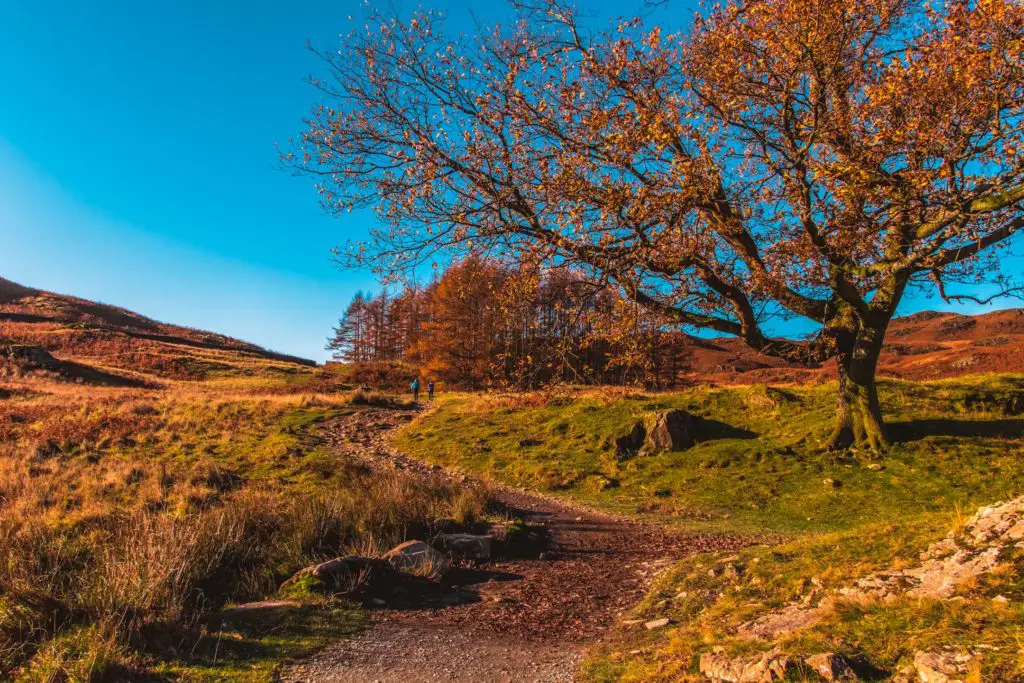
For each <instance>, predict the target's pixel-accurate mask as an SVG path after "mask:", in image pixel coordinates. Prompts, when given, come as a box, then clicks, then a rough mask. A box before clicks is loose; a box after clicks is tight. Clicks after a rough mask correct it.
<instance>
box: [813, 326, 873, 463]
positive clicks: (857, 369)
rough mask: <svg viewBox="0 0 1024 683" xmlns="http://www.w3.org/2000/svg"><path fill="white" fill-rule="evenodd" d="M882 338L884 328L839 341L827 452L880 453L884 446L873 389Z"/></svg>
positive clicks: (863, 332)
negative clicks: (833, 412)
mask: <svg viewBox="0 0 1024 683" xmlns="http://www.w3.org/2000/svg"><path fill="white" fill-rule="evenodd" d="M884 335H885V332H884V329H882V330H874V331H866V332H865V331H862V332H861V333H860V334H858V335H857V337H856V339H854V340H853V343H852V344H851V343H849V342H847V343H843V340H840V343H839V350H838V353H837V355H836V364H837V365H838V368H839V402H838V405H837V407H836V425H835V428H834V429H833V430H832V435H831V436H830V437H829V441H828V445H829V448H831V449H835V450H842V449H846V448H851V447H854V448H865V449H870V450H873V451H881V450H882V449H884V448H885V446H886V445H887V444H888V442H887V440H886V435H885V423H884V422H883V420H882V409H881V406H880V405H879V403H878V389H877V387H876V386H875V370H876V368H877V366H878V355H879V353H880V352H881V347H882V338H883V337H884Z"/></svg>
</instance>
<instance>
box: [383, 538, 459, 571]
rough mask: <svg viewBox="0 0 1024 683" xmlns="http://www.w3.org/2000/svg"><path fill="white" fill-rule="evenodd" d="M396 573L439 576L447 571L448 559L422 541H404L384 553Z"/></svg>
mask: <svg viewBox="0 0 1024 683" xmlns="http://www.w3.org/2000/svg"><path fill="white" fill-rule="evenodd" d="M384 559H385V560H387V562H388V564H390V565H391V566H392V567H393V568H394V569H395V570H396V571H400V572H403V573H405V574H415V575H416V576H440V575H441V574H444V573H445V572H446V571H448V558H446V557H445V556H444V555H442V554H441V553H439V552H437V551H436V550H434V549H433V548H432V547H430V546H429V545H428V544H426V543H424V542H423V541H406V542H405V543H402V544H401V545H397V546H395V547H394V548H392V549H391V550H389V551H387V552H386V553H384Z"/></svg>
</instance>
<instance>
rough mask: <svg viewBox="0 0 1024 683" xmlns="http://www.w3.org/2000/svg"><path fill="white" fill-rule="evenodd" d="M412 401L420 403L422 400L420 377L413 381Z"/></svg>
mask: <svg viewBox="0 0 1024 683" xmlns="http://www.w3.org/2000/svg"><path fill="white" fill-rule="evenodd" d="M412 400H413V401H419V400H420V378H419V377H417V378H416V379H414V380H413V381H412Z"/></svg>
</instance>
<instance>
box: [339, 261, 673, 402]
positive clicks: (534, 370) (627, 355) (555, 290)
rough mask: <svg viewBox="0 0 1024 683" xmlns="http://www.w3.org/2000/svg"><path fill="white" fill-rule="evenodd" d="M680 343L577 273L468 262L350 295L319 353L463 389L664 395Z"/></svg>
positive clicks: (637, 310) (630, 305) (636, 309)
mask: <svg viewBox="0 0 1024 683" xmlns="http://www.w3.org/2000/svg"><path fill="white" fill-rule="evenodd" d="M680 334H681V333H679V332H675V331H671V330H665V329H662V326H661V325H660V324H659V323H658V321H657V320H656V319H654V318H653V317H652V316H650V315H649V314H647V313H646V312H645V311H644V310H643V309H641V308H639V307H637V306H636V305H635V304H633V303H631V302H628V301H626V300H625V299H622V298H621V297H618V296H617V295H616V294H615V292H614V291H613V290H611V289H609V288H607V287H604V286H601V285H600V284H598V283H596V282H594V281H592V280H588V279H587V278H585V277H583V276H581V275H579V274H577V273H573V272H569V271H565V270H549V271H547V272H545V273H544V274H542V275H538V274H536V273H534V274H524V273H523V272H521V271H519V270H516V269H514V268H511V267H509V266H506V265H502V264H498V263H493V262H488V261H486V260H483V259H481V258H477V257H468V258H465V259H463V260H461V261H458V262H456V263H454V264H452V265H451V266H450V267H449V268H448V269H447V270H445V271H444V273H443V274H442V275H441V276H440V277H439V278H437V279H436V280H434V281H433V282H431V283H430V284H429V285H428V286H426V287H415V286H411V287H407V288H405V289H402V290H401V291H400V292H398V293H397V294H394V295H391V294H388V293H387V292H386V291H384V292H381V293H380V294H377V295H369V294H365V293H363V292H359V293H357V294H356V295H355V297H354V298H353V299H352V302H351V303H350V304H349V305H348V308H347V309H346V310H345V313H344V315H343V316H342V318H341V320H340V321H339V322H338V326H337V327H336V328H335V329H334V333H333V335H332V336H331V337H330V338H329V339H328V343H327V348H328V349H329V350H331V351H333V352H334V357H335V359H336V360H339V361H344V362H347V363H366V362H372V361H381V362H385V361H406V362H408V363H410V364H412V365H415V366H417V367H418V368H420V369H421V370H422V372H423V373H424V374H426V375H427V376H429V377H432V378H435V379H438V380H441V381H444V382H445V383H447V384H449V385H452V386H461V387H469V388H481V387H485V386H498V385H506V386H517V387H531V386H537V385H539V384H542V383H547V382H551V381H566V382H572V383H584V384H586V383H645V384H654V385H659V386H672V385H674V384H675V383H676V382H677V379H678V375H679V374H680V371H681V369H682V363H681V358H680V357H681V354H682V353H684V350H683V349H684V347H683V345H682V344H681V343H679V341H680V340H679V339H678V336H679V335H680Z"/></svg>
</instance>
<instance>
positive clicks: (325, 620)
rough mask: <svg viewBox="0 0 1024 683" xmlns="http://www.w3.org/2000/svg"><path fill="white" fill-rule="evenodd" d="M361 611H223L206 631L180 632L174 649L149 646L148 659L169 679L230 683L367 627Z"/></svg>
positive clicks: (280, 607)
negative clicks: (162, 668)
mask: <svg viewBox="0 0 1024 683" xmlns="http://www.w3.org/2000/svg"><path fill="white" fill-rule="evenodd" d="M363 624H364V619H363V617H362V616H361V615H360V613H359V611H358V609H357V608H356V607H355V606H354V605H352V604H350V603H343V602H335V603H324V604H297V603H288V602H282V603H279V604H268V608H266V609H250V610H225V611H224V612H221V613H218V614H213V615H210V616H209V617H208V618H207V620H206V626H207V628H205V629H200V630H196V631H193V632H191V633H188V634H182V633H178V634H176V635H177V641H178V642H177V644H176V645H177V646H176V647H163V648H162V647H160V645H162V644H166V643H167V642H168V640H169V639H168V637H167V636H168V635H170V634H163V635H164V638H162V639H160V640H162V642H157V643H151V644H150V645H151V647H149V648H147V650H148V652H149V654H151V655H153V656H154V657H155V658H157V659H158V660H161V661H162V662H163V663H164V665H165V666H166V667H168V668H169V669H171V670H172V671H173V672H174V674H173V675H172V677H171V678H168V679H167V680H180V677H179V676H180V675H182V674H184V675H185V677H186V678H188V679H189V680H193V679H194V680H201V681H207V680H210V681H213V680H217V681H221V680H231V679H233V678H234V676H235V675H239V677H240V678H244V679H245V680H249V678H247V677H245V676H241V675H240V674H241V673H245V672H246V671H247V670H250V669H251V668H252V667H256V668H262V667H271V668H272V667H273V666H274V665H276V664H277V663H278V662H280V661H284V660H289V659H295V658H300V657H304V656H307V655H309V654H311V653H312V652H314V651H316V650H318V649H320V648H322V647H324V646H325V645H327V644H329V643H331V642H333V641H335V640H338V639H340V638H344V637H346V636H350V635H353V634H354V633H357V632H358V631H359V630H361V629H362V628H363ZM155 680H157V679H154V681H155Z"/></svg>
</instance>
